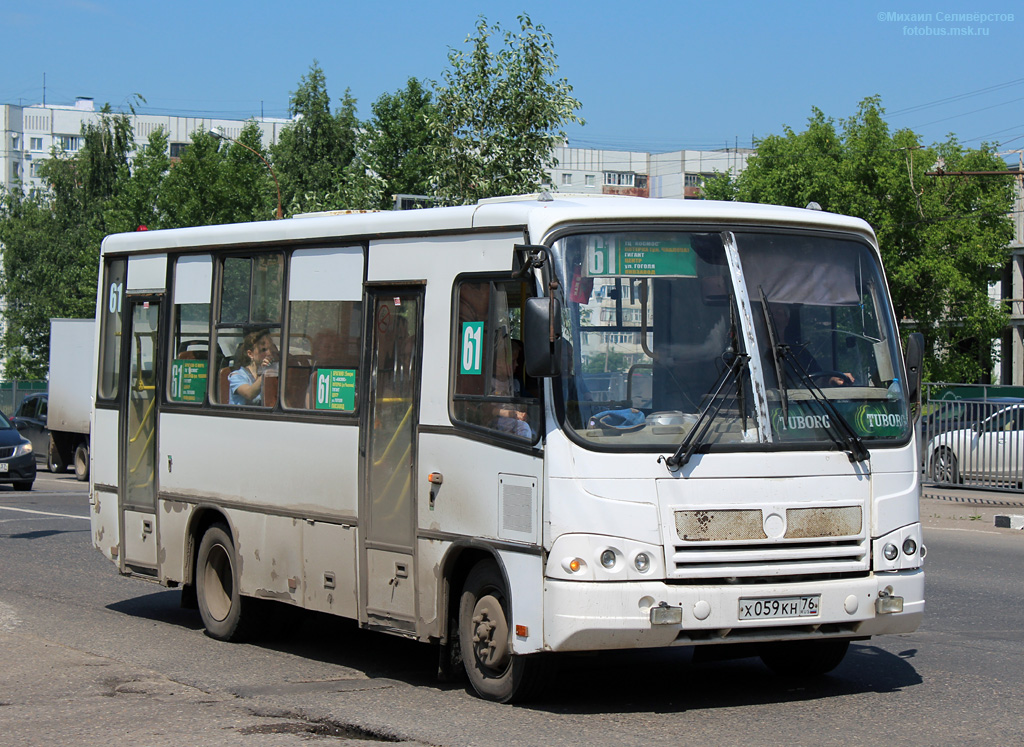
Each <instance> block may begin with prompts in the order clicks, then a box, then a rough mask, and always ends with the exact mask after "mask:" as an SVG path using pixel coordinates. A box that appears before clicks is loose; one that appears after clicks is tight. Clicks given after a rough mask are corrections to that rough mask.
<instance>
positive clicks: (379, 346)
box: [359, 286, 423, 632]
mask: <svg viewBox="0 0 1024 747" xmlns="http://www.w3.org/2000/svg"><path fill="white" fill-rule="evenodd" d="M365 308H367V309H372V310H373V311H372V314H368V317H369V320H370V323H371V326H372V329H371V331H370V335H369V336H370V339H371V341H372V342H371V346H370V350H369V356H370V359H369V372H370V375H369V376H367V377H365V378H364V381H365V382H366V384H365V385H366V386H368V387H369V391H368V392H367V394H366V396H365V397H364V399H363V401H364V402H367V403H368V407H366V408H364V413H363V420H362V422H361V429H362V432H361V450H360V451H361V454H362V460H363V462H362V480H363V484H362V487H363V490H362V495H361V498H360V509H359V515H360V517H361V518H360V525H361V527H362V541H361V547H360V556H361V557H360V560H361V562H360V569H361V571H360V573H361V575H362V578H361V579H360V581H361V583H360V587H361V590H362V591H361V602H362V606H363V609H365V610H366V615H367V620H368V622H369V623H370V624H371V625H376V626H380V627H386V628H388V629H392V630H403V631H408V632H414V631H415V627H416V594H415V591H416V589H415V582H414V579H415V578H416V575H415V572H414V562H415V559H414V548H415V541H416V489H417V480H416V479H415V469H416V427H417V425H418V417H417V414H418V411H419V397H420V363H421V357H422V350H421V341H422V337H423V336H422V324H423V289H422V288H410V287H408V286H406V287H401V288H394V287H389V288H370V289H368V303H367V304H366V307H365Z"/></svg>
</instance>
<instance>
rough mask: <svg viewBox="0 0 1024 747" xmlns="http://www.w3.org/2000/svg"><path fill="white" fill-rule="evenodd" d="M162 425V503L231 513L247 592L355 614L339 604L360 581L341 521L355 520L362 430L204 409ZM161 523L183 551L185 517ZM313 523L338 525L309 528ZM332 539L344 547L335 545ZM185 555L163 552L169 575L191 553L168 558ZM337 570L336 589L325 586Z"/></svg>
mask: <svg viewBox="0 0 1024 747" xmlns="http://www.w3.org/2000/svg"><path fill="white" fill-rule="evenodd" d="M161 420H162V422H161V433H160V449H161V454H160V458H159V461H158V464H159V465H160V470H161V475H160V485H161V488H162V491H163V495H162V498H163V499H164V500H165V501H166V500H172V501H173V500H178V501H183V502H186V503H191V504H204V505H212V506H218V507H220V508H221V509H222V510H223V511H224V512H225V513H226V515H227V516H228V519H229V523H230V525H231V530H232V534H233V538H234V541H235V545H236V548H235V549H236V553H237V555H238V558H239V563H240V573H241V583H240V586H241V590H242V593H244V594H247V595H251V596H257V597H262V598H266V599H279V600H282V601H286V602H289V603H293V604H299V605H306V604H312V605H313V608H314V609H322V610H324V611H338V613H339V614H345V615H350V616H354V608H353V607H351V606H350V605H349V604H348V603H347V602H344V601H342V602H339V600H344V599H347V597H348V594H347V592H346V588H347V586H346V585H348V584H352V585H353V586H354V584H355V571H354V566H355V561H354V557H353V552H354V551H353V549H352V548H353V547H354V542H355V539H354V531H352V530H351V529H348V530H345V529H343V528H342V526H341V525H343V524H347V525H349V526H350V527H351V526H354V525H355V523H356V520H355V516H356V505H357V477H356V476H357V474H358V471H357V461H356V460H357V457H358V453H357V440H358V430H357V429H356V428H355V427H353V426H347V425H339V424H328V423H324V424H309V423H292V422H287V421H281V420H259V419H251V420H247V421H245V422H244V423H243V422H241V421H240V420H239V419H238V418H227V417H224V418H221V417H212V416H204V415H202V414H199V413H196V414H191V413H164V414H163V416H162V419H161ZM300 517H301V518H300ZM161 519H162V520H164V521H168V525H167V526H162V527H161V538H162V541H163V543H164V544H165V545H166V546H168V547H169V546H170V545H172V544H174V543H177V544H178V546H179V547H182V548H183V546H184V544H185V541H184V532H185V525H186V524H185V521H184V520H182V521H181V522H179V521H178V516H177V515H176V514H174V513H173V512H170V513H164V514H163V515H162V516H161ZM307 519H309V520H315V521H318V522H325V526H326V527H334V528H333V529H327V528H325V529H323V530H322V531H312V532H307V531H306V530H305V525H306V524H307V523H308V522H307ZM325 535H333V536H334V537H335V538H336V539H337V542H338V544H336V545H334V546H333V547H332V544H331V542H329V541H328V540H327V539H326V538H325ZM306 536H308V537H309V548H308V549H304V547H303V541H304V537H306ZM199 541H201V539H198V538H197V542H199ZM182 551H183V550H176V551H174V552H167V553H166V558H167V560H168V561H169V564H168V567H167V570H165V571H163V573H164V575H166V576H167V577H168V578H174V576H175V575H177V574H181V573H183V571H181V570H179V568H178V563H184V562H185V558H184V557H180V558H179V559H177V560H174V561H173V562H170V561H171V560H172V558H174V557H176V556H177V555H178V553H180V552H182ZM332 572H333V573H334V574H335V576H334V583H335V585H336V586H337V587H338V589H337V591H335V590H333V589H327V588H326V584H329V583H330V577H329V574H331V573H332ZM325 574H327V578H326V580H325ZM304 579H309V580H310V584H315V586H316V591H315V592H314V590H313V589H312V588H306V584H305V583H304ZM327 595H330V596H331V600H330V601H328V600H327ZM321 597H322V598H321Z"/></svg>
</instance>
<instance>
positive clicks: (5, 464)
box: [0, 462, 10, 472]
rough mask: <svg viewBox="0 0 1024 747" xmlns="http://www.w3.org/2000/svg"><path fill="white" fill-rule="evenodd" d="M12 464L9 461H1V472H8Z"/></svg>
mask: <svg viewBox="0 0 1024 747" xmlns="http://www.w3.org/2000/svg"><path fill="white" fill-rule="evenodd" d="M8 467H10V465H9V464H8V463H7V462H0V472H6V471H7V468H8Z"/></svg>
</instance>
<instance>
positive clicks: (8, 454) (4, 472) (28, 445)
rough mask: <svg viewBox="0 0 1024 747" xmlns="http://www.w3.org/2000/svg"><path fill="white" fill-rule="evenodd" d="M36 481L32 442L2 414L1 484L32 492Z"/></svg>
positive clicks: (0, 427) (0, 444)
mask: <svg viewBox="0 0 1024 747" xmlns="http://www.w3.org/2000/svg"><path fill="white" fill-rule="evenodd" d="M35 480H36V459H35V455H34V454H33V449H32V442H31V441H29V440H28V439H27V438H25V437H24V436H22V435H21V433H20V432H19V431H18V429H17V428H15V427H14V425H13V424H12V423H11V421H10V420H8V419H7V416H6V415H4V414H3V413H2V412H0V483H7V484H13V485H14V489H15V490H31V489H32V483H33V482H35Z"/></svg>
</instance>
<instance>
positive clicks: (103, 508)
mask: <svg viewBox="0 0 1024 747" xmlns="http://www.w3.org/2000/svg"><path fill="white" fill-rule="evenodd" d="M90 503H91V509H90V512H89V522H90V526H91V529H92V544H93V547H95V548H96V549H97V550H99V551H100V552H101V553H103V554H104V555H105V556H106V558H107V560H110V561H112V562H114V563H117V562H118V557H119V556H120V554H121V525H120V521H119V520H118V513H119V512H118V510H117V493H113V492H110V491H107V490H102V489H100V488H95V487H94V488H93V491H92V498H91V500H90Z"/></svg>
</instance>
